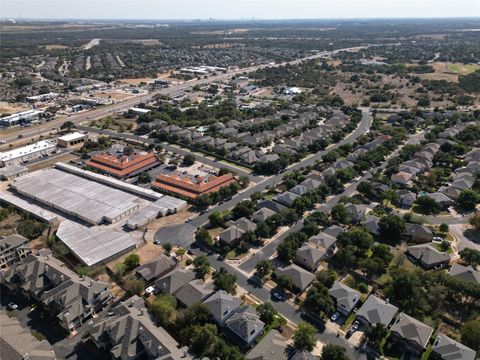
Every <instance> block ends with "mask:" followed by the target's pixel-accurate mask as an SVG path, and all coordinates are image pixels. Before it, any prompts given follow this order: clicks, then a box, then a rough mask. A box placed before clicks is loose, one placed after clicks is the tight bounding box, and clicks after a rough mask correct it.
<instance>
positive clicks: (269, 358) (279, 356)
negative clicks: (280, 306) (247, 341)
mask: <svg viewBox="0 0 480 360" xmlns="http://www.w3.org/2000/svg"><path fill="white" fill-rule="evenodd" d="M245 358H246V359H247V360H288V359H289V358H290V354H289V348H288V345H287V343H286V342H285V339H284V338H283V336H282V335H281V334H280V333H279V332H278V330H275V329H273V330H271V331H270V332H269V333H268V334H267V336H265V337H264V338H263V339H262V340H260V342H259V343H258V344H257V345H256V346H255V347H254V348H253V349H252V350H250V351H249V352H248V354H247V355H246V356H245Z"/></svg>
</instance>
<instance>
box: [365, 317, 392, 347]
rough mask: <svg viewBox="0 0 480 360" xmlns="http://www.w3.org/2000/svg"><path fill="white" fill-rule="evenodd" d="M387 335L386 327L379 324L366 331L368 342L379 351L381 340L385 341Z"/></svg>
mask: <svg viewBox="0 0 480 360" xmlns="http://www.w3.org/2000/svg"><path fill="white" fill-rule="evenodd" d="M387 334H388V329H387V327H386V326H385V325H383V324H381V323H377V324H375V325H374V326H371V327H370V328H369V330H368V331H367V337H368V340H369V341H370V342H371V343H372V344H373V345H374V346H375V347H376V348H377V349H379V350H381V345H382V342H383V339H385V337H386V336H387Z"/></svg>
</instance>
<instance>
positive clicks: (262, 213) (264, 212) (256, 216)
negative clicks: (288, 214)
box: [252, 208, 276, 222]
mask: <svg viewBox="0 0 480 360" xmlns="http://www.w3.org/2000/svg"><path fill="white" fill-rule="evenodd" d="M275 214H276V212H275V211H273V210H270V209H268V208H261V209H260V210H257V211H255V212H254V213H253V215H252V219H253V220H254V221H259V222H262V221H265V220H267V219H268V218H269V217H270V216H272V215H275Z"/></svg>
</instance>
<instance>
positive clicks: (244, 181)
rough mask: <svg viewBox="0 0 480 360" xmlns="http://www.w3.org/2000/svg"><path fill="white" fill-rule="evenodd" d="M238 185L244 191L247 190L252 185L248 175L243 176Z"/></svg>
mask: <svg viewBox="0 0 480 360" xmlns="http://www.w3.org/2000/svg"><path fill="white" fill-rule="evenodd" d="M238 183H239V184H240V187H241V188H242V189H245V188H246V187H247V186H248V184H250V178H249V177H248V176H246V175H242V176H240V177H239V178H238Z"/></svg>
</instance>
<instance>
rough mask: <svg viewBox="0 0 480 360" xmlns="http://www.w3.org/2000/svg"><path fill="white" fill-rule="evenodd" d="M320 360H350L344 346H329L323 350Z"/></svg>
mask: <svg viewBox="0 0 480 360" xmlns="http://www.w3.org/2000/svg"><path fill="white" fill-rule="evenodd" d="M320 360H348V356H347V353H346V349H345V348H344V347H343V346H338V345H335V344H327V345H325V346H324V347H323V348H322V356H321V357H320Z"/></svg>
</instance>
